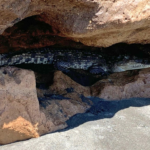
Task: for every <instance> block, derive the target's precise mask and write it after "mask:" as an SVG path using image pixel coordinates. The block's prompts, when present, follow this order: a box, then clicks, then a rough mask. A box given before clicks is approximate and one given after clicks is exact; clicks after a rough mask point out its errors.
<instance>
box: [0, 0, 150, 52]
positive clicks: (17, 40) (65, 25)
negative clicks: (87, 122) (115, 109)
mask: <svg viewBox="0 0 150 150" xmlns="http://www.w3.org/2000/svg"><path fill="white" fill-rule="evenodd" d="M0 14H1V19H0V33H1V34H2V35H1V36H0V42H1V43H2V45H1V47H0V50H1V52H3V51H4V48H5V49H6V48H9V47H12V48H18V47H22V48H33V47H44V46H50V45H54V44H60V45H67V44H69V43H70V42H71V40H73V41H76V42H77V43H79V44H77V45H80V43H83V44H84V45H88V46H95V47H108V46H110V45H113V44H115V43H121V42H125V43H143V44H145V43H150V39H149V37H150V26H149V24H150V1H149V0H136V1H130V0H127V1H123V0H117V1H113V0H110V1H103V0H78V1H76V0H69V1H68V0H61V1H60V0H51V1H47V0H44V1H43V0H24V1H20V0H5V1H3V0H0ZM27 17H31V18H29V19H26V20H24V21H23V22H22V23H21V21H22V20H23V19H25V18H27ZM18 22H20V23H18ZM17 23H18V24H17ZM14 24H15V26H13V25H14ZM12 26H13V27H12ZM9 27H10V28H9ZM11 27H12V28H11ZM6 29H8V30H6ZM71 44H74V43H73V42H71V43H70V45H71ZM5 51H6V50H5Z"/></svg>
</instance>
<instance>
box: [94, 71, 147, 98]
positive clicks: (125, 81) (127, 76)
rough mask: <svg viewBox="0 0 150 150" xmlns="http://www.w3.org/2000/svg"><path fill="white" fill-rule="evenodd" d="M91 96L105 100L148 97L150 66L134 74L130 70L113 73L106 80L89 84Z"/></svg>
mask: <svg viewBox="0 0 150 150" xmlns="http://www.w3.org/2000/svg"><path fill="white" fill-rule="evenodd" d="M91 93H92V96H96V97H99V98H104V99H107V100H121V99H127V98H131V97H144V98H149V97H150V68H148V69H143V70H141V71H139V72H137V73H136V74H135V75H134V74H131V72H130V71H129V72H122V73H114V74H112V75H110V76H109V77H108V79H107V80H101V81H98V82H97V83H96V84H95V85H93V86H91Z"/></svg>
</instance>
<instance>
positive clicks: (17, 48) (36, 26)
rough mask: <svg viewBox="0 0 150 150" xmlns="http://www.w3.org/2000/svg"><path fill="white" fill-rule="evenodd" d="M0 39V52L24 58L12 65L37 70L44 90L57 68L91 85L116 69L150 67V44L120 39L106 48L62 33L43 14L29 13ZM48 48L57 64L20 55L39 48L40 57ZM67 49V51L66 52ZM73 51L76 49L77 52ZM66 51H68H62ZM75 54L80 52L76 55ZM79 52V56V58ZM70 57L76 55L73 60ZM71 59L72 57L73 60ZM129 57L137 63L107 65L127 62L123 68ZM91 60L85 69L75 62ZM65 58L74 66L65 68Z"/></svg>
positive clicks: (107, 76) (39, 85)
mask: <svg viewBox="0 0 150 150" xmlns="http://www.w3.org/2000/svg"><path fill="white" fill-rule="evenodd" d="M0 42H1V43H2V44H1V45H0V52H1V54H4V55H6V58H7V59H8V60H9V61H11V59H9V58H13V57H14V56H17V55H18V56H19V57H20V58H21V59H20V62H19V63H17V62H14V63H12V64H11V65H13V66H16V67H19V68H24V69H30V70H33V71H34V72H35V74H36V86H37V89H42V90H47V89H48V88H49V87H50V86H51V85H52V84H53V78H54V74H55V72H56V71H57V70H60V71H62V72H63V73H64V74H65V75H67V76H69V77H70V78H71V79H72V80H73V81H75V82H77V83H79V84H80V85H82V86H92V85H93V84H95V83H96V82H97V81H99V80H101V79H108V78H109V75H110V74H111V73H113V72H117V71H118V72H122V71H127V72H128V73H127V76H132V75H133V74H134V75H135V74H138V71H134V70H138V69H142V68H147V67H150V66H146V65H149V64H150V58H149V57H150V44H145V45H143V44H126V43H118V44H114V45H112V46H110V47H107V48H104V47H92V46H87V45H84V44H82V43H80V42H76V41H74V40H72V38H68V37H65V36H63V35H60V32H59V30H56V28H55V27H53V26H51V25H49V24H47V23H46V22H44V21H43V20H42V18H41V16H32V17H28V18H26V19H23V20H21V21H19V22H18V23H16V24H15V25H14V26H12V27H9V28H8V29H6V30H5V31H4V32H3V34H2V35H1V36H0ZM45 48H50V49H52V51H53V52H52V53H53V54H55V57H57V59H56V58H55V59H54V60H55V61H56V60H57V65H56V63H51V64H48V63H46V64H44V63H29V59H30V58H26V59H24V58H22V56H21V55H22V54H27V53H29V54H30V56H32V55H34V56H35V55H36V53H37V52H38V53H39V57H41V56H40V55H41V53H43V50H44V49H45ZM58 49H59V50H60V51H61V54H60V51H58ZM66 50H67V52H65V51H66ZM73 51H76V53H74V52H73ZM63 52H64V53H67V54H62V53H63ZM76 54H77V56H75V55H76ZM80 55H81V56H80ZM78 56H79V57H80V58H79V59H78ZM101 56H102V57H101ZM23 57H24V56H23ZM25 57H27V56H25ZM69 57H70V58H69ZM71 58H73V61H72V60H71ZM103 58H104V59H103ZM42 59H43V58H42ZM67 59H68V60H67ZM69 59H70V61H72V62H71V63H70V62H69ZM96 59H97V60H100V62H98V63H97V62H96V63H95V60H96ZM22 60H24V61H22ZM82 60H84V61H82ZM130 60H132V61H133V60H134V62H135V63H134V64H131V65H132V66H130V67H128V68H127V69H124V70H123V69H122V70H118V68H117V69H116V70H115V69H114V70H112V69H108V68H112V67H113V66H114V65H115V64H117V65H120V64H121V65H122V64H125V65H124V68H126V66H127V65H128V62H129V61H130ZM13 61H14V60H13ZM90 61H93V62H94V63H93V64H92V65H93V66H94V67H93V66H92V65H91V66H92V67H93V68H92V69H91V70H90V68H91V66H90V67H87V68H88V69H87V68H86V67H85V68H86V69H85V68H84V67H83V68H84V69H82V67H75V66H76V65H75V64H77V66H81V64H83V65H87V64H88V63H89V62H90ZM104 61H105V62H104ZM62 62H63V63H62ZM64 62H65V63H66V62H67V64H69V63H70V65H72V64H74V65H73V66H74V67H70V68H69V69H68V66H67V69H66V68H65V65H66V64H65V63H64ZM58 63H59V66H58ZM60 64H61V65H60ZM62 64H63V65H64V66H62ZM104 64H105V65H104ZM138 64H139V65H138ZM5 65H7V64H5ZM8 65H9V63H8ZM98 65H100V67H98ZM132 70H133V71H132ZM90 71H91V72H90Z"/></svg>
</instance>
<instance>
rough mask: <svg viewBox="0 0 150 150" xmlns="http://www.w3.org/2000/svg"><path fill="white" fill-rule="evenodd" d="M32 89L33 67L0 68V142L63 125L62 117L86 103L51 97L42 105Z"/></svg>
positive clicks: (65, 117) (61, 127) (80, 108)
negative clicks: (28, 68)
mask: <svg viewBox="0 0 150 150" xmlns="http://www.w3.org/2000/svg"><path fill="white" fill-rule="evenodd" d="M36 92H37V91H36V84H35V75H34V72H33V71H29V70H24V69H19V68H16V67H3V68H1V69H0V144H7V143H12V142H15V141H20V140H25V139H29V138H33V137H39V136H40V135H43V134H46V133H49V132H53V131H56V130H58V129H63V128H65V127H66V126H67V124H66V123H65V121H66V120H68V119H69V118H70V117H71V116H73V115H75V114H76V113H83V112H85V111H86V109H87V108H88V107H89V106H87V105H86V104H84V103H79V102H77V101H76V100H75V99H69V100H68V99H66V100H65V99H64V100H62V101H60V100H57V99H56V100H51V101H50V103H49V101H47V102H46V107H43V106H42V105H39V101H38V99H37V93H36ZM59 112H60V113H59Z"/></svg>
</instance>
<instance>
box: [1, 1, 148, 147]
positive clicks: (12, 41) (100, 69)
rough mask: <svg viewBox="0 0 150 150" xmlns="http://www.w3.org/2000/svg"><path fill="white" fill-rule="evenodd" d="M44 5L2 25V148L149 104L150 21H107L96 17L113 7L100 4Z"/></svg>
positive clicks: (90, 2)
mask: <svg viewBox="0 0 150 150" xmlns="http://www.w3.org/2000/svg"><path fill="white" fill-rule="evenodd" d="M63 2H65V0H63ZM63 2H62V3H63ZM22 3H23V2H22ZM33 3H34V1H33ZM45 3H46V1H44V2H42V5H41V6H40V5H39V6H38V7H39V9H37V10H34V9H33V6H32V5H31V6H30V7H29V8H30V9H31V10H32V9H33V14H30V13H29V12H28V11H25V12H24V13H23V14H22V16H18V17H15V18H13V13H12V14H9V15H8V16H9V17H10V18H9V17H8V16H7V17H6V19H7V20H8V22H9V23H8V24H7V22H6V23H5V22H3V24H5V25H6V24H7V26H4V25H2V27H1V26H0V28H2V29H1V30H0V32H1V34H0V43H1V44H0V67H1V68H0V95H1V96H0V100H1V101H2V102H1V104H2V105H1V106H0V116H1V115H2V119H3V120H4V121H3V122H2V123H1V124H0V126H1V128H0V134H3V135H4V134H5V136H4V138H1V137H0V144H8V143H12V142H16V141H22V140H27V139H30V138H34V137H39V136H42V135H45V134H47V133H56V132H59V133H63V132H65V131H68V130H70V129H72V128H76V127H78V126H80V125H81V124H84V123H85V122H90V121H96V120H103V119H108V118H113V117H114V116H115V115H116V114H117V113H118V112H119V111H121V110H124V109H126V108H129V107H132V106H133V107H134V106H135V107H144V106H148V105H149V92H150V90H149V89H150V88H149V87H150V86H149V82H150V76H149V72H150V41H149V33H150V32H149V20H148V19H141V21H140V19H139V20H136V21H135V22H134V21H133V20H130V17H129V15H126V13H125V12H122V14H123V20H121V19H116V18H117V17H116V18H113V17H112V18H111V19H114V20H113V21H112V22H111V19H110V22H109V21H108V22H107V21H106V22H105V20H107V17H106V18H104V20H103V19H102V20H103V21H101V20H100V19H99V18H98V17H96V16H98V15H101V13H99V12H100V11H106V12H107V11H108V10H107V9H106V10H104V8H103V7H99V5H100V4H98V3H96V2H95V1H94V2H92V1H89V2H86V3H85V2H83V1H80V2H71V1H69V2H68V3H67V4H66V5H64V7H62V6H61V5H60V6H59V5H58V6H57V5H56V4H55V3H56V2H55V1H52V2H51V5H49V3H48V2H47V5H45ZM60 3H61V2H60ZM114 3H115V1H114ZM63 4H64V3H63ZM16 5H17V2H16V3H13V2H12V3H11V6H12V7H15V6H16ZM4 8H5V7H4ZM50 8H51V9H50ZM43 9H44V10H45V11H43ZM22 10H23V8H22V9H18V10H17V11H18V12H20V11H22ZM120 11H121V10H120ZM106 12H105V13H106ZM3 13H4V12H2V14H3ZM78 13H80V15H79V14H78ZM4 14H5V13H4ZM11 15H12V16H11ZM107 15H108V18H110V16H109V14H107V13H106V16H107ZM100 18H103V17H102V16H100ZM0 21H1V20H0ZM135 97H137V99H134V98H135ZM140 98H145V99H144V101H143V102H141V100H140ZM127 99H129V100H127ZM5 101H6V102H5ZM3 103H4V104H3ZM7 107H8V108H7ZM5 111H6V112H9V111H10V112H9V113H8V114H7V115H6V116H4V115H3V114H4V113H5ZM26 112H27V113H26ZM10 113H11V114H13V115H14V116H13V115H12V116H11V115H10ZM85 116H86V117H85ZM86 119H87V120H86ZM5 120H6V121H5ZM20 122H22V124H23V125H20V124H19V123H20ZM11 123H12V124H13V125H12V128H11V127H9V125H10V124H11ZM18 124H19V125H18ZM7 125H8V126H7ZM24 125H27V126H28V127H29V128H31V131H29V130H28V129H25V130H24V131H23V130H22V127H24ZM10 126H11V125H10ZM13 135H15V136H14V137H13ZM8 137H9V138H8ZM12 137H13V138H12ZM0 147H1V146H0Z"/></svg>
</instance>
